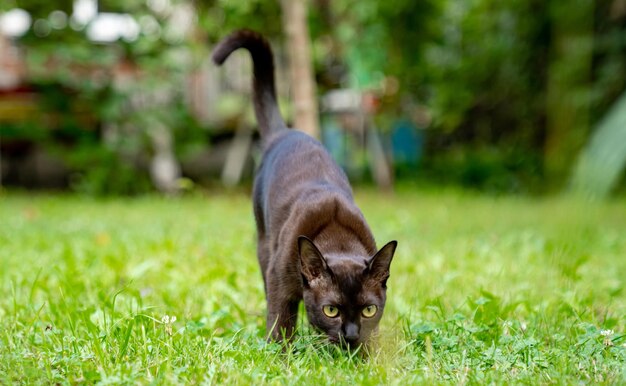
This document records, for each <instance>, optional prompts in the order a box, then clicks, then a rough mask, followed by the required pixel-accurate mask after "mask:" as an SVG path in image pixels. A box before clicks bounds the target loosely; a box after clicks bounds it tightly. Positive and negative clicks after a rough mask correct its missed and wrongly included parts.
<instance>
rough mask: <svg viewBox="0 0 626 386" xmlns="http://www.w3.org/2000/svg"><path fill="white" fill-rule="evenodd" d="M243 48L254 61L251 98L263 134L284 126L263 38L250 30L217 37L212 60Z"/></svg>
mask: <svg viewBox="0 0 626 386" xmlns="http://www.w3.org/2000/svg"><path fill="white" fill-rule="evenodd" d="M239 48H245V49H246V50H248V51H249V52H250V56H251V57H252V63H253V65H254V79H253V83H252V85H253V94H254V95H253V99H254V113H255V115H256V119H257V122H258V124H259V130H260V131H261V138H262V139H264V138H267V137H268V136H269V135H270V134H272V133H273V132H275V131H278V130H283V129H286V128H287V125H285V121H284V120H283V117H282V116H281V115H280V111H279V110H278V104H277V103H276V88H275V86H274V56H273V55H272V49H271V48H270V45H269V43H268V42H267V40H265V38H264V37H263V36H262V35H261V34H259V33H257V32H255V31H251V30H246V29H242V30H239V31H235V32H233V33H232V34H230V35H229V36H227V37H225V38H224V39H222V41H220V42H219V43H218V44H217V46H216V47H215V48H214V50H213V54H212V58H213V61H214V62H215V63H216V64H218V65H221V64H222V63H224V61H225V60H226V58H228V56H229V55H230V54H231V53H232V52H233V51H235V50H237V49H239Z"/></svg>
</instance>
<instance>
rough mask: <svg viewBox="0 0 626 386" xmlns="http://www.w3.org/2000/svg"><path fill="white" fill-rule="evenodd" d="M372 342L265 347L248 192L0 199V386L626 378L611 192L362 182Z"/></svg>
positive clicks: (624, 220)
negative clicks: (597, 196) (513, 191)
mask: <svg viewBox="0 0 626 386" xmlns="http://www.w3.org/2000/svg"><path fill="white" fill-rule="evenodd" d="M357 202H358V203H359V205H360V206H361V208H362V209H363V211H364V213H365V215H366V217H367V219H368V221H369V224H370V225H371V227H372V229H373V231H374V234H375V235H376V237H377V240H378V242H379V244H382V243H384V242H386V241H388V240H391V239H397V240H398V241H399V248H398V251H397V253H396V257H395V259H394V262H393V264H392V272H391V275H392V276H391V278H390V279H389V291H388V302H387V308H386V310H385V316H384V317H383V321H382V324H381V331H380V338H379V343H378V345H377V347H376V348H375V349H373V350H371V351H370V352H369V353H368V355H364V354H363V353H362V352H361V353H359V352H357V353H353V354H350V353H346V352H343V351H340V350H338V349H336V348H335V347H334V346H329V345H327V344H326V343H325V342H324V341H322V340H320V339H319V338H316V337H315V334H314V332H312V331H311V330H309V329H308V328H307V323H306V320H304V318H303V319H302V321H301V327H300V329H299V333H298V337H297V339H296V340H295V342H294V343H293V346H292V347H291V348H289V349H286V350H283V349H282V348H281V347H280V346H279V345H277V344H267V343H265V341H264V339H263V335H264V313H265V301H264V295H263V285H262V281H261V275H260V272H259V268H258V266H257V263H256V257H255V231H254V222H253V218H252V210H251V205H250V202H249V198H248V197H247V196H246V195H245V194H241V193H227V194H226V193H222V194H209V195H200V194H197V195H191V196H187V197H183V198H179V199H166V198H160V197H142V198H116V199H112V198H111V199H92V198H84V197H80V196H72V195H26V194H23V193H6V192H5V193H4V194H0V279H1V280H0V289H1V290H0V291H1V292H0V384H12V383H25V384H57V383H60V384H93V383H96V382H99V383H102V384H107V383H113V384H119V383H129V384H137V383H139V384H147V383H152V382H154V383H159V384H197V383H207V384H214V383H215V384H265V383H269V384H315V385H320V384H331V383H332V384H402V385H406V384H415V383H428V384H432V383H455V384H456V383H477V384H483V383H490V382H491V383H498V384H502V383H533V384H535V383H542V384H550V383H557V384H572V383H578V382H579V381H583V382H589V383H598V382H600V383H613V384H619V383H621V384H624V383H626V335H625V330H626V328H625V323H626V294H625V293H624V285H625V282H624V281H625V279H626V202H625V201H624V200H623V199H620V200H615V201H613V202H609V203H603V204H600V203H595V204H594V203H582V202H577V201H575V200H571V199H566V198H542V199H534V198H519V197H499V198H498V197H486V196H480V195H475V194H470V193H464V192H455V191H444V192H434V191H429V192H416V191H412V190H408V189H407V190H406V191H400V192H398V193H396V194H395V195H393V196H391V195H381V194H379V193H377V192H375V191H360V192H358V194H357Z"/></svg>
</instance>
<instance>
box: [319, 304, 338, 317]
mask: <svg viewBox="0 0 626 386" xmlns="http://www.w3.org/2000/svg"><path fill="white" fill-rule="evenodd" d="M322 311H324V315H326V316H328V317H329V318H334V317H336V316H337V315H339V308H337V307H335V306H330V305H327V306H324V307H322Z"/></svg>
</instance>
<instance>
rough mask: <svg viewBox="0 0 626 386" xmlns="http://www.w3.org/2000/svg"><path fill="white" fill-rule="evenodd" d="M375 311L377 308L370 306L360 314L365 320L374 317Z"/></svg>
mask: <svg viewBox="0 0 626 386" xmlns="http://www.w3.org/2000/svg"><path fill="white" fill-rule="evenodd" d="M376 311H378V307H376V306H375V305H374V304H372V305H370V306H367V307H365V308H364V309H363V311H361V314H363V316H364V317H366V318H371V317H372V316H374V315H376Z"/></svg>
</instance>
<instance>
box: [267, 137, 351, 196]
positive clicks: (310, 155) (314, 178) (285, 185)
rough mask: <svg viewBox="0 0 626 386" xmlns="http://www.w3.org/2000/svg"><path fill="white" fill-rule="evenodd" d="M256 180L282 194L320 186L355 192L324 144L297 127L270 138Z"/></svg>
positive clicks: (345, 193) (296, 192) (347, 192)
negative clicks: (297, 129)
mask: <svg viewBox="0 0 626 386" xmlns="http://www.w3.org/2000/svg"><path fill="white" fill-rule="evenodd" d="M256 183H257V184H262V185H264V186H265V187H266V188H268V189H279V190H280V191H281V195H285V194H289V195H292V194H300V193H301V192H299V190H302V189H305V190H308V189H311V188H314V187H316V186H317V187H327V188H329V189H332V190H338V191H339V192H341V194H343V195H348V196H350V197H351V196H352V189H351V188H350V184H349V182H348V178H347V177H346V175H345V173H344V172H343V170H342V169H341V168H340V167H339V165H337V164H336V163H335V161H334V160H333V159H332V157H331V155H330V154H329V153H328V152H327V151H326V149H325V148H324V146H323V145H322V144H321V143H320V142H319V141H317V140H315V139H314V138H312V137H310V136H308V135H307V134H304V133H302V132H299V131H296V130H285V131H283V132H280V133H277V135H275V136H274V137H272V138H270V140H269V141H267V144H266V146H265V151H264V154H263V160H262V163H261V166H260V168H259V170H258V172H257V181H256Z"/></svg>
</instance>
